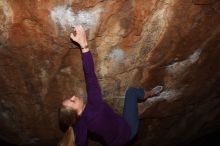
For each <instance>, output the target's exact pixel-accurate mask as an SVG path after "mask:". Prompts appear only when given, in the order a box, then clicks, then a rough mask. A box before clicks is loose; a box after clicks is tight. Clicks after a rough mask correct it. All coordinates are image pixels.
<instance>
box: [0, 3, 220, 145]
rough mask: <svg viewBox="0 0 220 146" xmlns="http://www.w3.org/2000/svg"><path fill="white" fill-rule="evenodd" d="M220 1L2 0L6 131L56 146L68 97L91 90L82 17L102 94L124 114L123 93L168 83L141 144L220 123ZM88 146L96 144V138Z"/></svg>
mask: <svg viewBox="0 0 220 146" xmlns="http://www.w3.org/2000/svg"><path fill="white" fill-rule="evenodd" d="M219 17H220V2H219V1H218V0H184V1H183V0H105V1H103V0H53V1H52V0H47V1H45V0H1V1H0V22H1V23H0V33H1V35H0V122H1V124H0V138H1V139H3V140H5V141H8V142H10V143H14V144H18V145H37V146H38V145H41V146H42V145H55V144H56V143H57V142H58V141H59V140H60V138H61V137H62V132H61V131H60V130H59V126H58V120H57V108H58V107H59V105H60V103H61V101H62V100H63V99H65V98H68V97H70V96H71V95H73V94H76V95H80V96H83V97H86V92H85V84H84V76H83V72H82V64H81V57H80V51H79V49H77V46H76V45H74V44H73V43H72V42H71V41H70V39H69V33H70V31H71V30H72V26H73V25H77V24H82V25H83V26H84V27H85V28H86V30H87V35H88V39H89V46H90V48H91V52H92V54H93V56H94V60H95V67H96V68H95V69H96V73H97V76H98V79H99V82H100V85H101V88H102V93H103V98H104V100H106V101H107V102H108V103H109V104H110V105H111V106H112V107H113V108H114V110H115V111H116V112H119V113H121V110H122V107H123V98H124V94H125V90H126V89H127V88H128V87H131V86H136V87H143V88H145V89H151V88H153V87H154V86H156V85H157V84H161V85H164V87H165V90H164V91H163V92H162V93H161V95H160V96H157V97H154V98H151V99H149V100H148V101H147V104H146V105H145V107H143V105H142V106H141V105H140V106H139V108H140V110H143V109H144V108H145V109H146V110H145V112H144V113H143V114H142V116H141V123H140V130H139V133H138V136H137V138H136V139H135V140H134V145H138V146H145V145H151V146H153V145H155V146H156V145H158V146H160V145H163V146H164V145H169V146H171V145H175V144H178V143H181V142H184V141H188V140H190V139H192V138H195V137H198V136H201V135H204V134H206V133H210V132H212V131H214V130H215V129H216V128H220V124H219V123H220V106H219V105H220V98H219V96H220V59H219V56H220V19H219ZM90 145H99V144H98V143H97V144H95V143H94V142H93V141H92V142H91V144H90Z"/></svg>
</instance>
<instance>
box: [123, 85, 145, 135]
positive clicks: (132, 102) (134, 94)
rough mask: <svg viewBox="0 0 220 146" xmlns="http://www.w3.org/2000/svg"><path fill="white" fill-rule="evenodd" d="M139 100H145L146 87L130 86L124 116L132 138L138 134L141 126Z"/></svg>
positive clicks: (126, 94) (126, 95) (126, 96)
mask: <svg viewBox="0 0 220 146" xmlns="http://www.w3.org/2000/svg"><path fill="white" fill-rule="evenodd" d="M138 100H144V89H142V88H129V89H128V90H127V91H126V93H125V101H124V109H123V117H124V118H125V120H126V121H127V122H128V125H129V127H130V129H131V139H132V138H134V136H135V135H136V134H137V131H138V126H139V114H138Z"/></svg>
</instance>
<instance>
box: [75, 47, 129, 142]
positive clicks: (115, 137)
mask: <svg viewBox="0 0 220 146" xmlns="http://www.w3.org/2000/svg"><path fill="white" fill-rule="evenodd" d="M82 61H83V69H84V74H85V80H86V90H87V95H88V97H87V104H86V107H85V109H84V111H83V112H82V115H81V117H80V119H79V120H78V121H77V123H76V126H75V132H76V144H77V146H85V145H86V144H87V134H88V132H91V133H93V134H96V135H97V136H99V137H101V138H103V140H104V142H105V143H106V145H108V146H122V145H124V144H125V143H127V142H128V141H129V139H130V135H131V131H130V128H129V126H128V124H127V122H126V121H125V120H124V118H123V117H121V116H119V115H118V114H116V113H114V111H113V110H112V109H111V108H110V107H109V106H108V105H107V104H106V103H105V102H104V101H103V100H102V95H101V89H100V86H99V83H98V80H97V77H96V74H95V71H94V62H93V58H92V54H91V52H90V51H89V52H86V53H82Z"/></svg>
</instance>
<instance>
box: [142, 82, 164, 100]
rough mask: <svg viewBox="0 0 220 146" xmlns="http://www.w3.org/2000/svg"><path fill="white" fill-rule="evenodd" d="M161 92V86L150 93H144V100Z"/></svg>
mask: <svg viewBox="0 0 220 146" xmlns="http://www.w3.org/2000/svg"><path fill="white" fill-rule="evenodd" d="M162 91H163V86H159V85H158V86H156V87H154V88H153V89H151V90H150V91H144V100H146V99H147V98H150V97H153V96H157V95H159V94H160V93H161V92H162Z"/></svg>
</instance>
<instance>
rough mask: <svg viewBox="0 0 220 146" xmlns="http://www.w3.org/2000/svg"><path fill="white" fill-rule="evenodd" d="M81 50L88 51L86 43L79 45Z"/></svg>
mask: <svg viewBox="0 0 220 146" xmlns="http://www.w3.org/2000/svg"><path fill="white" fill-rule="evenodd" d="M81 50H82V53H86V52H88V51H89V46H88V44H87V43H86V44H85V45H81Z"/></svg>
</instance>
